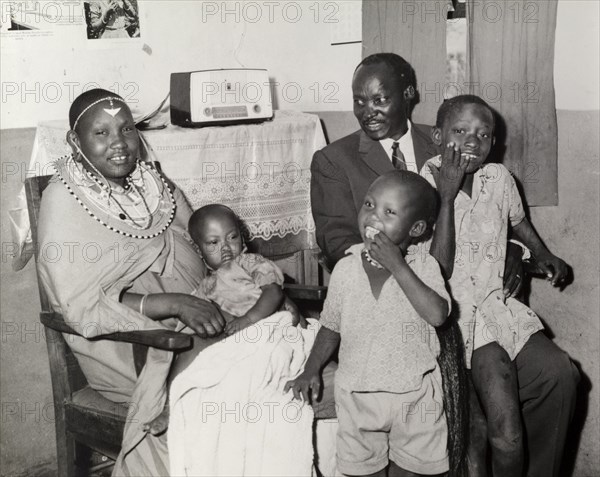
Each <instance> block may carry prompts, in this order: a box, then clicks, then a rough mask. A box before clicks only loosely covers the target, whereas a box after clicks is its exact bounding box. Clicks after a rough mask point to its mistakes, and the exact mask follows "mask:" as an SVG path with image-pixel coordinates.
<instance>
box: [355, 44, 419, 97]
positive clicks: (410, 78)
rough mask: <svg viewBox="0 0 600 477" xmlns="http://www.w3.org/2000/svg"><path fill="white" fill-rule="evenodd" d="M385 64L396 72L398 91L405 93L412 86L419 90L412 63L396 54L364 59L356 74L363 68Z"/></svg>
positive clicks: (378, 54) (375, 55) (384, 54)
mask: <svg viewBox="0 0 600 477" xmlns="http://www.w3.org/2000/svg"><path fill="white" fill-rule="evenodd" d="M377 64H384V65H387V66H388V67H389V68H391V70H392V71H393V72H394V77H395V79H396V83H397V84H398V91H405V90H406V88H408V87H409V86H412V87H413V89H417V76H416V74H415V70H414V69H413V67H412V66H410V63H409V62H408V61H406V60H405V59H404V58H402V57H401V56H400V55H397V54H396V53H375V54H373V55H369V56H367V57H366V58H364V59H363V60H362V61H361V62H360V63H359V64H358V66H357V67H356V69H355V70H354V72H356V70H358V69H359V68H360V67H361V66H368V65H377Z"/></svg>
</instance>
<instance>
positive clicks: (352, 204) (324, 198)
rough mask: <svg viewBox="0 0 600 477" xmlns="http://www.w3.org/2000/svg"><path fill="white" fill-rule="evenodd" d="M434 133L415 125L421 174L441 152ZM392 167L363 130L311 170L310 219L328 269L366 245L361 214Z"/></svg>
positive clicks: (328, 150) (317, 158)
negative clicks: (350, 249)
mask: <svg viewBox="0 0 600 477" xmlns="http://www.w3.org/2000/svg"><path fill="white" fill-rule="evenodd" d="M430 131H431V127H430V126H425V125H421V124H414V123H413V124H412V128H411V134H412V140H413V147H414V150H415V151H414V152H415V159H416V162H417V167H418V169H419V170H421V168H422V167H423V164H425V161H427V159H429V158H431V157H433V156H436V155H437V154H438V150H437V147H436V145H435V144H434V143H433V141H432V140H431V134H430ZM393 169H394V167H393V166H392V163H391V161H390V159H389V157H388V155H387V153H386V152H385V150H384V149H383V147H382V146H381V144H380V143H379V141H374V140H372V139H371V138H369V137H368V136H367V135H366V134H365V133H364V132H363V131H362V130H359V131H356V132H354V133H352V134H350V135H349V136H346V137H344V138H342V139H339V140H337V141H335V142H333V143H332V144H330V145H328V146H326V147H325V148H323V149H321V150H320V151H317V152H316V153H315V155H314V156H313V160H312V164H311V191H310V196H311V202H312V214H313V218H314V219H315V225H316V229H317V243H318V244H319V247H320V248H321V251H322V252H323V254H324V256H325V259H326V262H327V265H328V267H329V268H330V269H332V268H333V266H334V265H335V263H337V261H338V260H339V259H340V258H342V257H343V256H344V252H345V251H346V250H347V249H348V247H350V246H351V245H354V244H356V243H360V242H362V238H361V236H360V232H359V231H358V212H359V210H360V208H361V206H362V203H363V200H364V198H365V195H366V193H367V190H368V189H369V186H370V185H371V184H372V182H373V181H374V180H375V179H376V178H377V177H379V176H380V175H382V174H384V173H386V172H389V171H392V170H393Z"/></svg>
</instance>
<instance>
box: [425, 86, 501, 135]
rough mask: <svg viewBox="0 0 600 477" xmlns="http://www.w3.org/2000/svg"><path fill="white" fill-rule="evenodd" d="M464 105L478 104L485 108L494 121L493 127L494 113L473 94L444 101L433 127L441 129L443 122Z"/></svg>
mask: <svg viewBox="0 0 600 477" xmlns="http://www.w3.org/2000/svg"><path fill="white" fill-rule="evenodd" d="M465 104H479V105H481V106H484V107H486V108H487V109H488V110H489V112H490V114H491V115H492V118H493V120H494V126H495V125H496V112H495V111H494V110H493V109H492V108H491V106H490V105H489V104H487V103H486V102H485V101H484V100H483V99H481V98H480V97H479V96H475V95H474V94H461V95H459V96H455V97H454V98H450V99H446V100H445V101H444V102H443V103H442V105H441V106H440V108H439V109H438V112H437V117H436V120H435V127H437V128H440V129H441V128H443V127H444V121H446V119H448V118H449V117H450V115H451V114H452V113H453V112H454V111H457V110H458V109H460V108H462V107H463V106H464V105H465Z"/></svg>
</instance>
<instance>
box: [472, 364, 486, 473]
mask: <svg viewBox="0 0 600 477" xmlns="http://www.w3.org/2000/svg"><path fill="white" fill-rule="evenodd" d="M469 403H470V405H469V413H470V415H469V445H468V446H467V465H468V468H469V477H487V475H488V469H487V446H488V444H487V423H486V421H485V416H484V414H483V410H482V409H481V404H479V398H478V397H477V392H476V391H475V387H474V386H473V378H472V376H471V373H469Z"/></svg>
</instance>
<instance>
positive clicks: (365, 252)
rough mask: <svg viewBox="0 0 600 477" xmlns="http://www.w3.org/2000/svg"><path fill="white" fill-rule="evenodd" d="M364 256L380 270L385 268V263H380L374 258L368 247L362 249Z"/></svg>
mask: <svg viewBox="0 0 600 477" xmlns="http://www.w3.org/2000/svg"><path fill="white" fill-rule="evenodd" d="M362 256H363V257H364V259H365V260H366V261H367V262H369V263H370V264H371V265H373V266H374V267H375V268H378V269H380V270H381V269H382V268H383V265H381V263H379V262H378V261H377V260H374V259H373V257H371V254H370V253H369V251H368V250H367V249H366V248H365V249H364V250H363V251H362Z"/></svg>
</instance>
